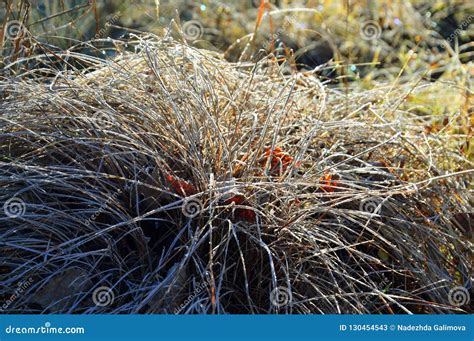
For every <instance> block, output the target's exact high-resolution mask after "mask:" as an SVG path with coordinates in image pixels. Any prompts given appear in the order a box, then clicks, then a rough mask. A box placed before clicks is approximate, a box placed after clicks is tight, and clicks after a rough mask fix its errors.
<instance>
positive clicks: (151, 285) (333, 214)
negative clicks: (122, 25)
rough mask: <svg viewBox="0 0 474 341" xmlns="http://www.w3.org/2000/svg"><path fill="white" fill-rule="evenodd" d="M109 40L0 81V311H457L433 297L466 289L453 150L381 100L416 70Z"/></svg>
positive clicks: (462, 172)
mask: <svg viewBox="0 0 474 341" xmlns="http://www.w3.org/2000/svg"><path fill="white" fill-rule="evenodd" d="M114 44H115V45H116V47H117V53H118V55H117V57H116V58H115V59H106V60H103V59H98V58H94V57H91V56H87V55H83V54H80V53H68V54H66V53H64V54H61V53H56V54H55V56H54V57H55V58H62V59H64V60H66V61H67V63H68V64H69V65H81V68H80V69H77V68H72V67H69V68H68V67H65V68H63V69H57V68H54V67H53V66H51V65H50V63H49V61H50V60H51V58H53V56H52V55H50V54H48V53H45V54H44V55H42V56H38V57H37V58H38V61H41V62H42V65H43V68H40V69H35V70H31V71H28V72H25V73H21V74H18V73H17V74H16V75H15V77H16V80H17V81H16V82H12V81H11V80H10V81H9V80H8V79H4V80H2V81H0V91H1V92H0V98H1V100H0V113H1V115H0V188H1V190H0V204H1V205H2V206H3V210H0V268H1V270H2V271H0V283H1V285H0V295H1V297H3V298H5V300H7V299H9V298H12V295H15V298H14V299H10V300H9V301H10V303H9V304H8V307H7V308H5V307H4V310H5V311H7V312H11V313H20V312H21V313H40V312H41V313H103V312H107V313H113V314H118V313H177V312H178V313H185V314H189V313H213V314H224V313H252V314H255V313H297V314H309V313H318V314H319V313H454V312H459V313H462V312H469V311H471V309H470V307H469V306H467V305H464V306H457V305H455V304H453V302H452V300H449V296H450V295H449V293H450V291H451V289H452V288H455V287H459V286H463V287H466V288H468V289H469V288H471V287H472V282H471V275H472V262H471V261H472V253H471V251H472V197H471V196H470V194H472V192H469V191H472V187H469V186H470V182H471V181H472V162H470V161H469V160H468V159H466V157H465V156H464V155H463V154H462V153H460V152H459V151H458V150H457V149H455V148H452V147H451V146H450V145H448V144H446V143H444V141H443V139H441V138H440V137H439V136H438V135H426V134H424V133H423V132H424V130H425V122H424V117H420V116H417V115H415V114H412V113H411V112H410V111H407V110H402V109H400V105H401V103H402V102H403V101H404V99H405V98H406V96H408V94H411V93H416V92H417V91H421V90H423V89H426V87H427V86H429V84H426V83H423V82H416V83H415V82H414V83H410V82H407V83H405V84H403V85H380V86H379V87H377V88H375V89H373V90H366V91H355V90H354V91H351V92H350V93H343V92H340V91H339V90H337V89H330V88H328V87H326V86H324V85H322V84H321V82H320V81H318V79H317V78H315V77H313V75H312V72H306V73H294V74H288V73H284V72H282V68H283V66H282V65H280V64H278V62H277V61H276V60H275V59H274V58H273V57H272V56H271V55H270V56H269V57H267V58H264V59H263V60H261V61H259V62H258V63H251V62H248V63H247V62H245V63H230V62H227V61H225V60H224V59H223V57H222V56H221V55H220V54H217V53H214V52H206V51H204V50H199V49H195V48H193V47H190V46H189V45H187V44H185V43H181V42H179V41H177V40H175V39H173V38H171V37H170V36H164V37H161V38H158V37H156V36H152V35H148V36H140V37H135V38H133V39H132V41H129V42H127V43H126V44H127V47H125V43H124V42H121V41H115V42H114ZM91 46H92V43H91ZM127 51H128V52H127ZM21 62H22V60H21V59H20V60H18V61H17V62H16V63H21ZM8 68H10V69H12V70H13V69H15V63H13V64H10V65H8V66H7V68H6V69H5V70H4V71H5V72H6V73H8V70H9V69H8ZM48 68H49V69H48ZM49 71H50V72H49ZM44 74H46V75H48V77H45V76H42V75H44ZM51 74H54V77H51ZM387 94H388V95H387ZM441 157H442V159H441ZM446 160H448V162H447V165H446ZM2 206H0V207H2ZM30 278H31V284H30V285H29V286H28V288H26V289H25V290H24V292H22V293H20V294H18V292H17V293H16V294H15V289H16V288H17V284H18V283H23V282H24V281H26V280H28V281H29V279H30ZM29 282H30V281H29ZM102 287H105V288H107V290H108V291H107V294H108V295H109V297H108V301H107V304H98V302H97V295H95V294H96V292H97V290H98V289H99V288H102ZM275 293H277V295H275ZM281 296H283V298H284V299H283V300H280V299H279V298H281ZM275 297H277V299H275Z"/></svg>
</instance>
